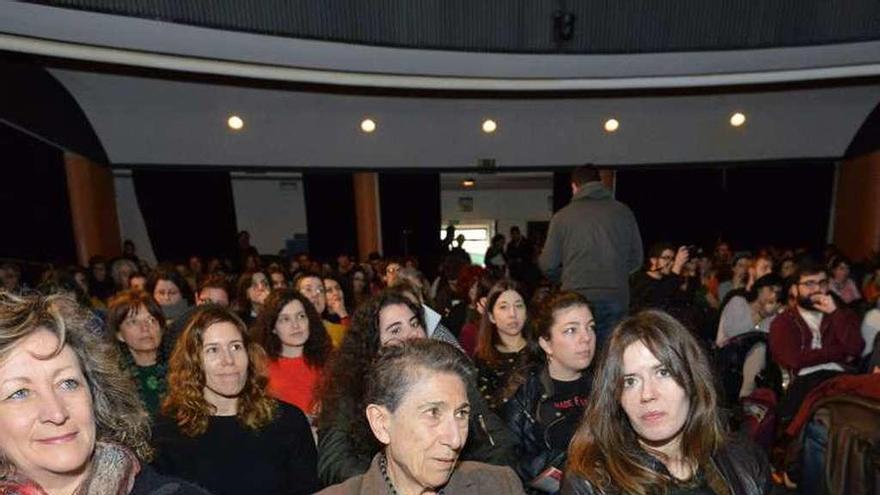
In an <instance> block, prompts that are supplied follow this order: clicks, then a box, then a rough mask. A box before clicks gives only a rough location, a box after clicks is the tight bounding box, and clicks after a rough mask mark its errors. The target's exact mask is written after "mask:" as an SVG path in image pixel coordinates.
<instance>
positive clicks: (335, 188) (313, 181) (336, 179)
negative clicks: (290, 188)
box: [303, 172, 357, 259]
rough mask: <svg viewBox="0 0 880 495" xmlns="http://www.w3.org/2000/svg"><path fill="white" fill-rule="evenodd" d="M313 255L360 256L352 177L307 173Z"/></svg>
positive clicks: (307, 208)
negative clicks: (358, 254)
mask: <svg viewBox="0 0 880 495" xmlns="http://www.w3.org/2000/svg"><path fill="white" fill-rule="evenodd" d="M303 193H304V196H305V202H306V226H307V229H308V233H309V253H310V254H311V255H312V256H314V257H317V258H319V259H335V258H336V256H337V255H339V254H343V253H347V254H351V255H354V254H356V253H357V223H356V222H357V219H356V218H355V214H354V183H353V182H352V177H351V174H348V173H340V172H306V173H304V174H303Z"/></svg>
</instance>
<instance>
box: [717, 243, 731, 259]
mask: <svg viewBox="0 0 880 495" xmlns="http://www.w3.org/2000/svg"><path fill="white" fill-rule="evenodd" d="M731 254H732V253H731V252H730V246H729V245H728V244H727V243H723V242H722V243H721V244H719V245H718V247H717V248H715V257H716V258H718V259H719V260H720V261H722V262H725V263H726V262H728V261H730V255H731Z"/></svg>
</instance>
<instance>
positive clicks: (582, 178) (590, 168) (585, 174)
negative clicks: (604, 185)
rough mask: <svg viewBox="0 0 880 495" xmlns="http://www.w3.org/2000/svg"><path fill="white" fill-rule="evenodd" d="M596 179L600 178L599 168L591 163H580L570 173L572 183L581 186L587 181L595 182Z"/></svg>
mask: <svg viewBox="0 0 880 495" xmlns="http://www.w3.org/2000/svg"><path fill="white" fill-rule="evenodd" d="M598 180H600V177H599V169H598V168H596V166H595V165H593V164H592V163H587V164H585V165H581V166H580V167H578V168H576V169H574V171H573V172H572V173H571V182H572V184H577V186H578V187H580V186H583V185H584V184H586V183H587V182H596V181H598Z"/></svg>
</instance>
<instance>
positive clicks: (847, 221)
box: [832, 151, 880, 261]
mask: <svg viewBox="0 0 880 495" xmlns="http://www.w3.org/2000/svg"><path fill="white" fill-rule="evenodd" d="M832 214H833V215H834V244H835V245H837V247H838V248H840V250H841V251H843V253H844V254H846V255H847V256H848V257H849V258H851V259H853V260H854V261H860V260H863V259H866V258H868V257H869V256H870V255H871V254H872V253H874V252H877V251H878V250H880V151H875V152H873V153H868V154H866V155H861V156H857V157H855V158H851V159H849V160H846V161H843V162H841V163H840V165H839V168H838V177H837V193H836V200H835V203H834V205H833V211H832Z"/></svg>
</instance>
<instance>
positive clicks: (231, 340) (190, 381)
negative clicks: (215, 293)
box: [153, 305, 318, 495]
mask: <svg viewBox="0 0 880 495" xmlns="http://www.w3.org/2000/svg"><path fill="white" fill-rule="evenodd" d="M265 361H266V355H265V352H264V351H263V349H262V348H261V347H260V346H259V345H258V344H257V343H256V342H254V341H252V340H251V338H250V337H249V335H248V333H247V329H246V328H245V325H244V323H243V322H242V321H241V319H239V318H238V316H236V315H235V313H233V312H232V311H231V310H229V309H226V308H222V307H219V306H214V305H205V306H199V307H198V308H197V309H196V310H195V311H194V312H193V313H192V315H191V316H190V318H189V320H188V321H187V323H186V325H185V327H184V330H183V333H182V334H181V335H180V337H178V339H177V343H176V345H175V347H174V351H173V352H172V353H171V359H170V360H169V364H168V391H167V395H166V397H165V400H164V402H163V403H162V414H160V416H159V418H158V419H157V421H156V427H155V431H154V434H153V445H154V446H155V447H156V451H157V454H156V461H155V467H156V468H157V469H158V470H159V471H160V472H162V473H165V474H170V475H175V476H180V477H182V478H184V479H188V480H191V481H194V482H195V483H197V484H199V485H201V486H203V487H205V488H207V489H209V490H211V491H212V492H213V493H215V494H217V495H224V494H240V493H260V494H266V495H270V494H281V493H284V494H298V493H303V494H305V493H314V492H315V491H317V489H318V477H317V453H316V452H315V442H314V439H313V437H312V433H311V429H310V428H309V423H308V421H307V420H306V417H305V415H304V414H303V412H302V411H301V410H299V409H298V408H296V407H295V406H291V405H288V404H284V403H280V402H277V401H276V400H275V399H273V398H271V397H270V396H269V395H268V393H267V391H266V386H267V383H268V378H267V376H266V369H265V367H266V364H265Z"/></svg>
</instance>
